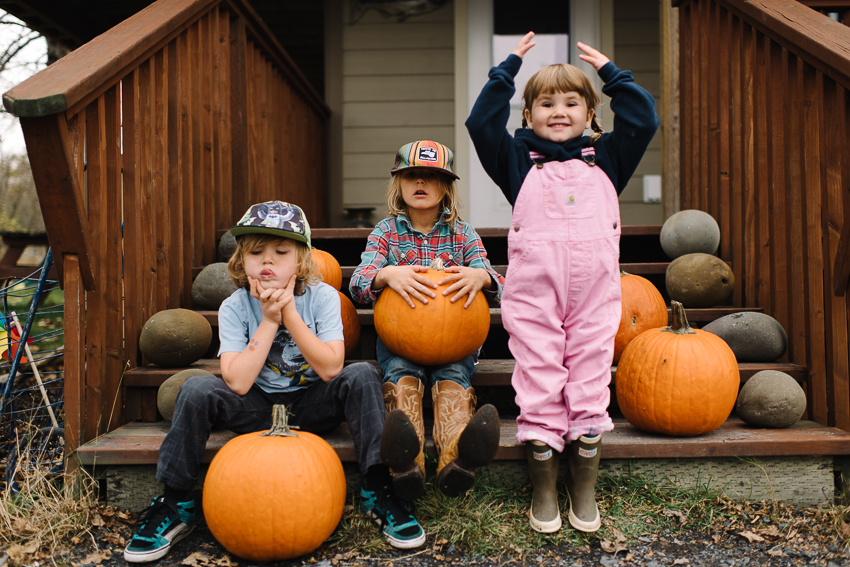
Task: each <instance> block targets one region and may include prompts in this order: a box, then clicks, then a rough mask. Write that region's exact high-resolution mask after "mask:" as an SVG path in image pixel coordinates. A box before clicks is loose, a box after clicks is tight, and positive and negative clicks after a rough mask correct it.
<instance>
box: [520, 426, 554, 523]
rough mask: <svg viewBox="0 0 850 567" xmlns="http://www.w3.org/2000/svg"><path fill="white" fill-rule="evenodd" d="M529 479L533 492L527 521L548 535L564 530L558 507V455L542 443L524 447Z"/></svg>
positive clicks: (532, 442) (528, 444) (534, 442)
mask: <svg viewBox="0 0 850 567" xmlns="http://www.w3.org/2000/svg"><path fill="white" fill-rule="evenodd" d="M525 454H526V457H527V458H528V476H530V477H531V486H532V488H533V489H534V490H533V492H532V496H531V511H530V513H529V514H528V522H529V523H530V524H531V527H532V528H533V529H535V530H536V531H538V532H542V533H544V534H549V533H553V532H557V531H558V530H559V529H561V509H560V506H558V461H559V455H558V452H557V451H555V450H554V449H552V448H551V447H549V445H546V444H544V443H541V442H540V441H531V442H529V443H526V444H525Z"/></svg>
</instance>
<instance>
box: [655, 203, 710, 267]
mask: <svg viewBox="0 0 850 567" xmlns="http://www.w3.org/2000/svg"><path fill="white" fill-rule="evenodd" d="M719 245H720V227H719V226H717V221H716V220H714V217H712V216H711V215H710V214H708V213H706V212H703V211H698V210H696V209H687V210H684V211H679V212H678V213H676V214H674V215H671V216H670V218H668V219H667V220H666V221H665V222H664V226H662V227H661V248H662V249H663V250H664V253H665V254H667V256H669V257H670V259H671V260H675V259H676V258H679V257H680V256H684V255H685V254H697V253H702V254H714V253H715V252H716V251H717V247H718V246H719Z"/></svg>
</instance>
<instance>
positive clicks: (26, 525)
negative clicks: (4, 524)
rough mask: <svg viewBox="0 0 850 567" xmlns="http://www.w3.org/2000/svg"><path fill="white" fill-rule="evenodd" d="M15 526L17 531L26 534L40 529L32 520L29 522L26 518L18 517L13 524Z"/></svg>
mask: <svg viewBox="0 0 850 567" xmlns="http://www.w3.org/2000/svg"><path fill="white" fill-rule="evenodd" d="M13 528H14V530H15V531H16V532H18V533H24V534H26V533H30V534H32V533H35V532H37V531H38V528H37V527H35V526H34V525H32V524H31V523H30V522H28V521H27V520H26V519H24V518H18V519H17V520H15V523H14V524H13Z"/></svg>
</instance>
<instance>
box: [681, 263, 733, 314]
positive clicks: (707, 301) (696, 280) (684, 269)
mask: <svg viewBox="0 0 850 567" xmlns="http://www.w3.org/2000/svg"><path fill="white" fill-rule="evenodd" d="M665 280H666V285H667V295H669V296H670V299H672V300H675V301H678V302H680V303H681V304H682V305H684V306H685V307H713V306H715V305H718V304H719V303H720V302H721V301H723V300H724V299H726V298H727V297H729V294H730V293H732V288H733V287H734V285H735V275H734V274H733V273H732V269H731V268H730V267H729V265H728V264H726V262H724V261H723V260H721V259H720V258H718V257H717V256H712V255H711V254H685V255H684V256H681V257H679V258H676V259H675V260H673V261H672V262H670V265H669V266H667V275H666V278H665Z"/></svg>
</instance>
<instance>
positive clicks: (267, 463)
mask: <svg viewBox="0 0 850 567" xmlns="http://www.w3.org/2000/svg"><path fill="white" fill-rule="evenodd" d="M203 502H204V517H205V518H206V522H207V525H208V526H209V528H210V532H212V534H213V536H215V539H217V540H218V542H219V543H221V545H223V546H224V547H225V548H226V549H227V550H228V551H229V552H231V553H233V554H234V555H237V556H239V557H242V558H244V559H248V560H250V561H279V560H282V559H290V558H292V557H298V556H299V555H304V554H305V553H309V552H311V551H313V550H314V549H316V548H317V547H319V546H320V545H322V542H324V541H325V540H326V539H327V538H328V536H330V535H331V533H332V532H333V531H334V529H335V528H336V526H337V524H338V523H339V520H340V518H342V510H343V507H344V506H345V474H344V473H343V470H342V463H341V462H340V460H339V457H338V456H337V454H336V451H334V450H333V448H332V447H331V446H330V445H329V444H328V443H327V442H326V441H325V440H324V439H322V438H321V437H319V436H317V435H313V434H312V433H307V432H303V431H300V432H298V433H294V432H291V431H290V430H289V427H288V426H287V424H286V408H284V407H283V406H274V410H273V423H272V428H271V429H270V430H269V431H267V432H264V433H248V434H245V435H240V436H239V437H236V438H234V439H231V440H230V441H228V442H227V443H226V444H225V445H224V447H222V448H221V450H220V451H219V452H218V453H216V456H215V457H214V458H213V460H212V463H210V467H209V471H208V472H207V476H206V479H205V480H204V497H203Z"/></svg>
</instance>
